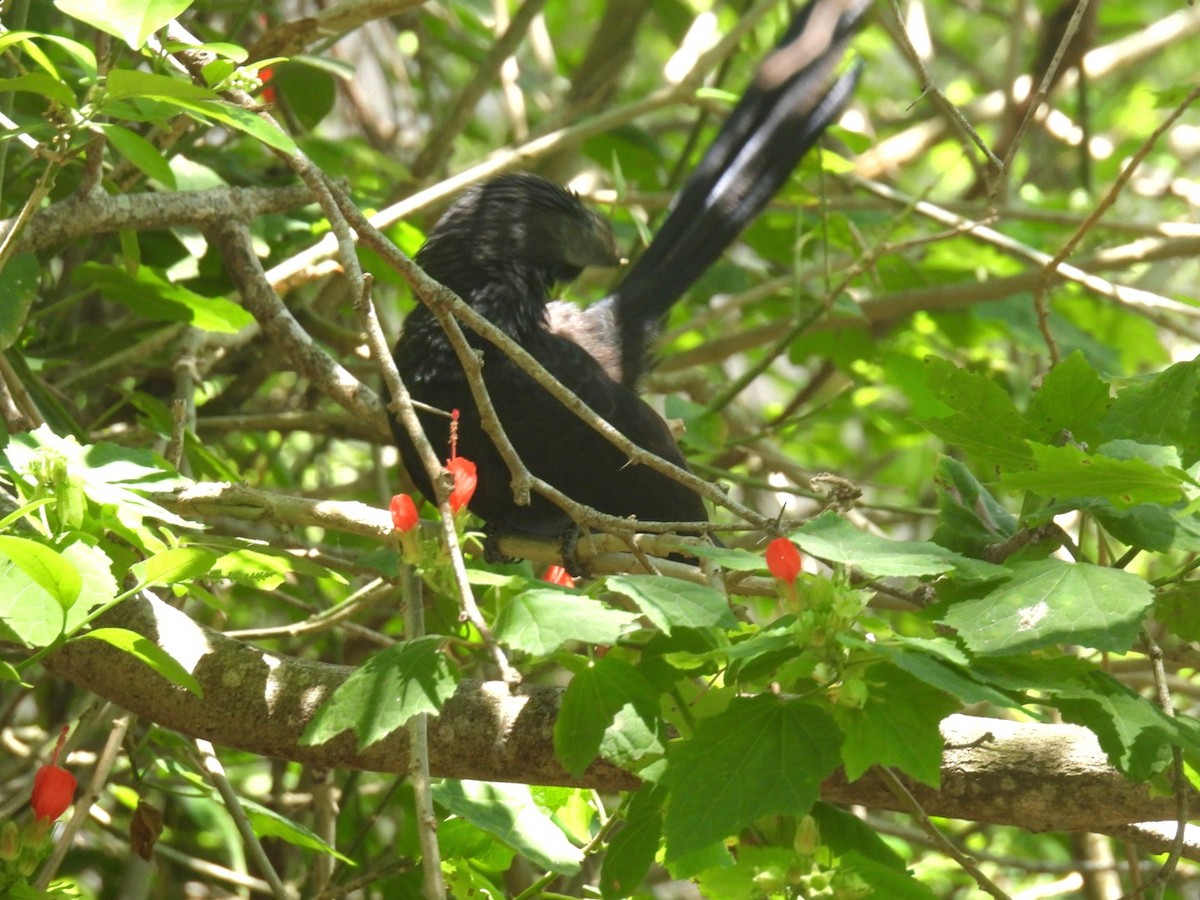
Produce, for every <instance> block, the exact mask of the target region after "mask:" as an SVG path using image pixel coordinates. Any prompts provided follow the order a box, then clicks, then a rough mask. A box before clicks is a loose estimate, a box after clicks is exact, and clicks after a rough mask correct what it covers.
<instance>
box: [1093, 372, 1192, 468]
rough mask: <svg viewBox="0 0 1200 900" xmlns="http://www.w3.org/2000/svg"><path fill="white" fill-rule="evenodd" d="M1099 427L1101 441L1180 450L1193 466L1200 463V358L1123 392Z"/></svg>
mask: <svg viewBox="0 0 1200 900" xmlns="http://www.w3.org/2000/svg"><path fill="white" fill-rule="evenodd" d="M1096 427H1097V431H1098V432H1099V434H1100V436H1101V440H1117V439H1122V438H1124V439H1128V440H1133V441H1137V442H1139V443H1142V444H1161V445H1164V446H1173V447H1176V448H1178V449H1179V455H1180V457H1181V458H1182V460H1183V465H1184V466H1185V467H1188V466H1191V465H1192V464H1193V463H1195V462H1196V460H1197V459H1200V356H1197V357H1196V358H1195V359H1192V360H1190V361H1188V362H1181V363H1176V364H1175V365H1173V366H1171V367H1170V368H1168V369H1166V370H1164V371H1162V372H1159V373H1158V374H1156V375H1150V376H1146V377H1145V378H1143V379H1140V380H1139V381H1138V382H1137V383H1134V384H1131V385H1129V386H1128V387H1125V388H1124V389H1122V390H1121V391H1120V392H1118V394H1117V398H1116V400H1114V401H1113V404H1112V406H1111V407H1110V408H1109V410H1108V414H1107V415H1106V416H1105V417H1104V418H1103V419H1102V420H1101V421H1100V422H1098V423H1097V426H1096Z"/></svg>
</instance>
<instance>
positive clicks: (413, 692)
mask: <svg viewBox="0 0 1200 900" xmlns="http://www.w3.org/2000/svg"><path fill="white" fill-rule="evenodd" d="M443 641H445V638H444V637H442V636H441V635H436V634H431V635H426V636H425V637H422V638H417V639H416V640H412V641H405V642H404V643H402V644H397V645H396V646H394V647H389V648H388V649H387V650H384V651H382V652H381V653H376V654H375V655H374V656H372V657H371V658H370V659H369V660H367V661H366V663H364V664H363V665H362V666H360V667H359V668H358V669H356V670H355V671H354V672H353V673H352V674H351V675H350V677H349V678H347V679H346V680H345V681H344V682H342V684H341V685H339V686H338V688H337V690H336V691H334V692H333V694H332V696H330V697H329V699H327V700H326V701H325V703H324V704H322V706H321V708H320V709H318V710H317V712H316V714H315V715H314V716H313V718H312V721H311V722H309V723H308V728H306V729H305V731H304V734H303V736H302V737H301V738H300V743H302V744H306V745H310V744H323V743H325V742H326V741H328V740H331V739H333V738H335V737H337V735H339V734H341V733H342V732H343V731H346V730H348V729H352V730H353V731H354V734H355V735H356V736H357V738H358V748H359V750H362V749H363V748H364V747H368V746H370V745H371V744H374V743H375V742H376V741H380V740H382V739H383V738H385V737H387V736H388V735H389V734H391V733H392V732H393V731H395V730H396V729H397V728H399V727H401V726H402V725H403V724H404V723H405V722H407V721H408V720H409V719H411V718H412V717H413V716H415V715H418V714H420V713H429V714H432V715H437V713H438V712H439V711H441V708H442V705H443V704H444V703H445V702H446V701H447V700H449V699H450V698H451V697H452V696H454V691H455V688H456V686H457V683H458V678H457V673H456V672H455V671H454V670H453V669H451V668H450V664H449V661H448V660H447V659H446V655H445V654H444V653H443V652H442V643H443Z"/></svg>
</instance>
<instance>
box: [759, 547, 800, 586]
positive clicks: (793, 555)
mask: <svg viewBox="0 0 1200 900" xmlns="http://www.w3.org/2000/svg"><path fill="white" fill-rule="evenodd" d="M766 557H767V569H768V570H770V572H771V574H772V575H774V576H775V577H776V578H778V579H779V580H780V581H786V582H787V583H788V584H794V583H795V581H796V576H797V575H799V574H800V570H801V562H800V551H799V550H797V549H796V545H795V544H793V543H792V542H791V541H789V540H788V539H787V538H782V537H780V538H775V540H773V541H771V543H769V544H767V553H766Z"/></svg>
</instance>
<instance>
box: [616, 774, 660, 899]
mask: <svg viewBox="0 0 1200 900" xmlns="http://www.w3.org/2000/svg"><path fill="white" fill-rule="evenodd" d="M665 796H666V791H665V790H663V788H661V787H659V786H658V785H655V784H645V785H642V787H641V788H639V789H638V790H637V791H636V792H635V793H634V794H633V796H632V797H631V798H630V800H629V807H628V809H626V811H625V825H624V827H623V828H622V829H621V830H620V831H618V832H617V834H616V836H615V837H614V838H613V839H612V840H611V841H609V843H608V850H607V851H606V852H605V854H604V860H603V862H602V863H601V865H600V891H601V894H602V896H604V897H605V898H611V900H619V898H624V897H630V896H632V895H633V893H634V891H635V890H637V886H638V885H639V884H641V883H642V879H644V878H645V877H646V873H647V872H649V871H650V864H651V863H653V862H654V855H655V853H657V852H658V841H659V837H660V836H661V835H662V804H663V799H664V798H665Z"/></svg>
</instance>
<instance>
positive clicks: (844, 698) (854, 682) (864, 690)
mask: <svg viewBox="0 0 1200 900" xmlns="http://www.w3.org/2000/svg"><path fill="white" fill-rule="evenodd" d="M870 696H871V689H870V687H868V686H867V683H866V682H865V681H863V680H862V679H861V678H847V679H846V680H845V681H843V682H842V683H841V685H840V686H839V687H838V689H837V703H838V706H844V707H845V708H846V709H862V708H863V707H864V706H866V705H867V700H868V699H870Z"/></svg>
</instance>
